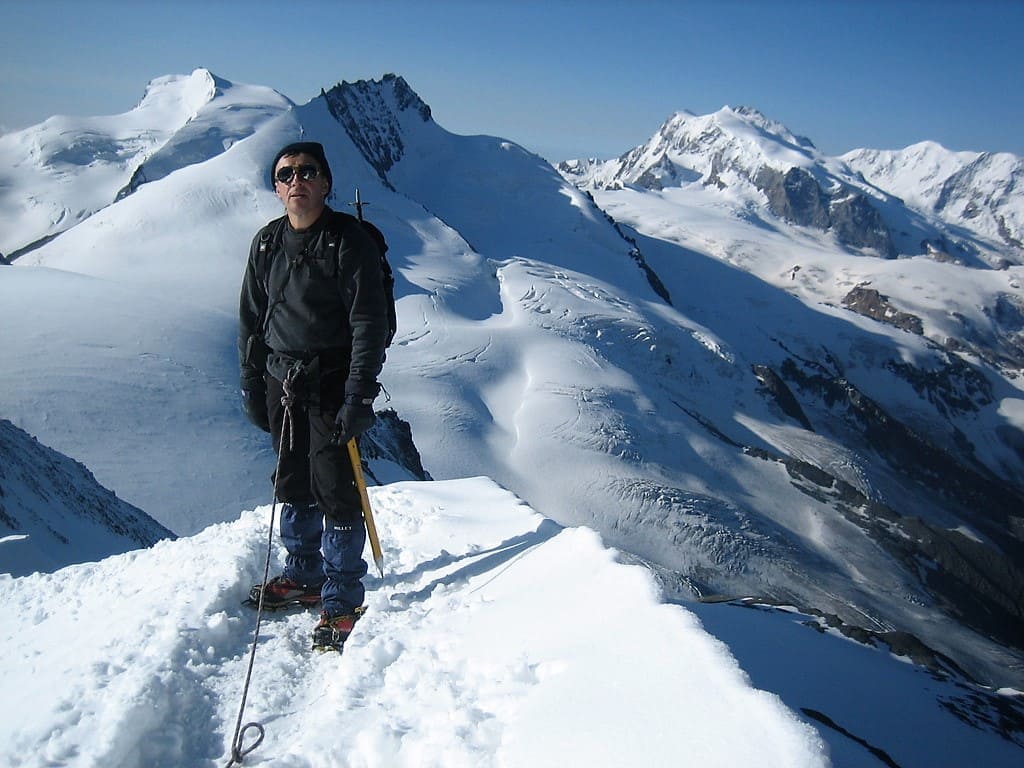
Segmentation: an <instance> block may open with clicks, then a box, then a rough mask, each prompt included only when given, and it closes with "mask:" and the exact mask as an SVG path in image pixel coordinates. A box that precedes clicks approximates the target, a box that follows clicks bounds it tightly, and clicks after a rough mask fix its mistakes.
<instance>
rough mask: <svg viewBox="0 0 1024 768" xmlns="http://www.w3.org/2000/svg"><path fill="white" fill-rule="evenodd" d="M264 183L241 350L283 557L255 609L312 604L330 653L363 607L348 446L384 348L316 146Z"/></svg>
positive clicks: (365, 271) (378, 316)
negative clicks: (271, 205) (265, 439)
mask: <svg viewBox="0 0 1024 768" xmlns="http://www.w3.org/2000/svg"><path fill="white" fill-rule="evenodd" d="M271 181H272V183H273V185H274V190H275V192H276V194H277V196H278V197H279V198H280V199H281V202H282V203H284V208H285V215H284V216H282V217H280V218H278V219H275V220H274V221H271V222H270V223H269V224H267V225H266V226H265V227H263V228H262V229H261V230H260V231H259V232H258V233H257V235H256V237H255V238H254V239H253V241H252V246H251V247H250V250H249V261H248V264H247V266H246V270H245V277H244V279H243V283H242V291H241V298H240V301H239V331H238V349H239V361H240V367H241V386H242V402H243V407H244V410H245V413H246V415H247V416H248V418H249V420H250V421H252V423H253V424H255V425H256V426H258V427H260V428H261V429H263V430H265V431H267V432H270V434H271V436H272V438H273V444H274V448H275V450H277V451H278V471H277V472H276V476H275V488H276V490H277V499H278V500H279V501H281V502H282V508H281V527H280V533H281V541H282V543H283V544H284V546H285V548H286V550H287V552H288V556H287V559H286V564H285V568H284V571H283V573H281V574H280V575H279V576H276V577H275V578H273V579H270V580H269V581H268V582H267V583H266V585H257V586H255V587H253V593H252V598H253V599H254V600H255V601H259V598H260V595H261V592H262V593H263V594H262V597H263V605H264V607H267V608H271V609H273V608H281V607H284V606H288V605H307V606H315V605H317V604H320V605H321V606H322V613H321V617H320V622H319V623H318V624H317V626H316V628H315V629H314V632H313V642H314V645H334V646H337V645H339V644H340V643H341V642H344V639H345V638H346V637H347V636H348V634H349V632H351V631H352V627H353V625H354V624H355V621H356V620H357V619H358V617H359V614H360V610H361V606H362V604H363V598H364V594H365V590H364V587H363V584H362V577H363V576H364V575H365V574H366V571H367V565H366V562H365V561H364V560H363V546H364V543H365V541H366V529H365V527H364V523H363V517H362V507H361V503H360V495H359V491H358V489H357V487H356V485H355V482H354V477H353V467H352V463H351V461H350V460H349V456H348V454H347V452H346V447H345V446H346V443H347V441H348V440H349V439H351V438H355V437H357V436H358V435H360V434H362V433H363V432H365V431H366V430H367V429H369V428H370V427H371V426H372V425H373V423H374V420H375V416H374V412H373V401H374V398H376V396H377V394H378V392H379V391H380V385H379V384H378V382H377V377H378V376H379V374H380V371H381V367H382V365H383V361H384V352H385V346H386V344H387V342H388V339H389V336H388V333H389V326H388V314H387V313H388V304H387V298H386V293H385V288H384V282H383V277H382V269H381V252H380V249H379V247H378V244H377V241H376V240H375V238H374V236H372V235H371V234H370V233H369V232H368V231H367V229H364V227H363V225H362V224H361V223H360V222H359V221H358V220H357V219H356V218H355V217H353V216H349V215H348V214H345V213H340V212H337V211H334V210H332V209H331V208H330V207H329V206H328V205H327V204H326V199H327V196H328V195H329V194H330V192H331V188H332V184H333V179H332V176H331V169H330V167H329V166H328V163H327V158H326V155H325V153H324V148H323V146H321V145H320V144H318V143H316V142H299V143H296V144H289V145H288V146H286V147H283V148H282V149H281V150H280V151H279V152H278V153H277V156H276V157H275V158H274V162H273V163H272V165H271ZM282 434H283V435H284V439H283V440H282Z"/></svg>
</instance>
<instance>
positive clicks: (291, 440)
mask: <svg viewBox="0 0 1024 768" xmlns="http://www.w3.org/2000/svg"><path fill="white" fill-rule="evenodd" d="M299 371H300V368H299V367H298V366H294V367H292V368H290V369H289V370H288V375H286V376H285V378H284V381H283V382H281V386H282V389H283V390H284V395H283V396H282V397H281V405H283V406H284V415H283V418H282V420H281V440H280V442H279V444H278V449H277V466H276V467H275V469H274V500H273V503H272V504H271V505H270V526H269V528H268V530H267V558H266V562H265V564H264V566H263V586H262V587H261V588H260V602H259V605H258V607H257V608H256V627H255V629H254V630H253V635H252V650H251V651H250V652H249V669H248V671H247V672H246V673H245V685H244V686H242V701H241V703H240V704H239V706H238V720H237V721H236V722H235V735H234V737H233V738H232V740H231V760H229V761H228V764H227V765H226V766H225V768H231V766H233V765H241V764H242V760H243V759H244V758H245V756H246V755H248V754H249V753H250V752H252V751H253V750H254V749H256V747H258V746H259V745H260V744H262V743H263V737H264V736H265V735H266V731H265V730H264V728H263V725H262V723H257V722H251V723H246V724H245V725H244V726H243V725H242V717H243V715H244V713H245V700H246V699H247V698H248V696H249V683H250V681H251V680H252V668H253V665H254V664H255V663H256V644H257V643H259V640H260V624H261V623H262V621H263V595H264V592H265V591H266V587H267V579H268V577H269V576H270V558H271V553H272V552H273V547H274V520H275V517H276V515H277V488H278V478H279V477H280V474H281V454H282V453H284V440H285V436H286V435H287V437H288V449H289V450H292V449H293V448H294V447H295V437H294V433H293V430H292V406H294V405H295V400H296V397H295V391H294V390H293V389H292V387H293V385H294V383H295V379H296V378H297V377H298V375H299ZM253 729H255V730H256V732H257V733H256V740H255V741H254V742H253V743H252V744H250V745H249V746H248V747H245V748H244V749H243V748H242V742H243V740H244V739H245V733H246V731H249V730H253Z"/></svg>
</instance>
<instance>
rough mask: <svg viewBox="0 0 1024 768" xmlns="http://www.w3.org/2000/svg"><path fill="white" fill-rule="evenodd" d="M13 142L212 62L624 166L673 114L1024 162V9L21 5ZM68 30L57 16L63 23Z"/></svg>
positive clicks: (997, 5) (12, 57)
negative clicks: (726, 117) (361, 95)
mask: <svg viewBox="0 0 1024 768" xmlns="http://www.w3.org/2000/svg"><path fill="white" fill-rule="evenodd" d="M0 22H2V23H3V25H4V28H5V29H8V30H14V31H16V32H15V33H12V34H9V35H8V38H9V39H8V40H7V41H6V42H5V57H6V62H5V66H4V68H3V74H2V75H0V131H2V132H9V131H12V130H17V129H20V128H24V127H27V126H29V125H33V124H36V123H39V122H42V121H43V120H45V119H46V118H48V117H50V116H53V115H58V114H62V115H81V116H94V115H111V114H119V113H122V112H127V111H128V110H130V109H131V108H132V107H133V106H134V105H135V104H137V103H138V101H139V100H140V99H141V98H142V95H143V94H144V92H145V88H146V84H147V83H148V82H149V81H150V80H152V79H153V78H155V77H160V76H163V75H172V74H188V73H190V72H192V71H193V70H194V69H196V68H199V67H205V68H207V69H209V70H210V71H212V72H214V73H215V74H217V75H218V76H220V77H223V78H226V79H228V80H231V81H233V82H237V83H247V84H253V85H265V86H269V87H271V88H274V89H276V90H278V91H280V92H281V93H282V94H284V95H285V96H287V97H288V98H290V99H291V100H292V101H294V102H296V103H298V104H303V103H305V102H307V101H309V100H310V99H311V98H314V97H315V96H317V95H318V94H319V92H320V90H321V89H329V88H331V87H332V86H333V85H334V84H335V83H337V82H339V81H341V80H348V81H353V80H359V79H365V78H371V79H377V78H380V77H381V76H382V75H383V74H385V73H388V72H394V73H396V74H399V75H401V76H402V77H404V78H405V79H406V80H407V81H408V82H409V84H410V85H411V86H412V88H413V89H414V90H416V92H417V93H419V95H420V96H421V97H422V98H423V99H424V101H426V102H427V103H428V104H429V105H430V106H431V109H432V110H433V112H434V116H435V119H436V120H437V122H438V123H439V124H441V125H442V126H443V127H445V128H446V129H448V130H450V131H453V132H455V133H460V134H487V135H491V136H498V137H501V138H505V139H509V140H512V141H515V142H517V143H519V144H522V145H523V146H525V147H526V148H528V149H530V150H532V151H534V152H537V153H539V154H541V155H543V156H545V157H547V158H548V159H549V160H561V159H568V158H572V157H587V156H593V157H601V158H609V157H614V156H617V155H619V154H622V153H623V152H626V151H628V150H629V149H631V148H633V147H635V146H637V145H639V144H642V143H644V142H645V141H646V140H647V139H648V138H650V136H651V135H653V134H654V132H655V131H657V129H658V128H659V127H660V125H661V124H662V123H663V122H664V120H665V119H666V118H668V117H669V116H670V115H671V114H673V113H674V112H677V111H681V110H689V111H692V112H695V113H697V114H706V113H709V112H714V111H716V110H718V109H720V108H721V107H723V106H725V105H729V106H734V107H736V106H750V107H754V108H756V109H758V110H759V111H761V112H763V113H764V114H765V115H766V116H768V117H770V118H771V119H773V120H777V121H779V122H781V123H783V124H785V125H786V126H787V127H788V128H789V129H790V130H792V131H793V132H794V133H797V134H799V135H804V136H807V137H808V138H810V139H811V141H813V142H814V143H815V145H816V146H817V147H818V148H819V149H821V150H822V151H823V152H825V153H827V154H830V155H838V154H842V153H844V152H847V151H849V150H852V149H856V148H860V147H869V148H874V149H900V148H903V147H906V146H909V145H911V144H915V143H917V142H919V141H925V140H932V141H937V142H939V143H940V144H942V145H943V146H945V147H946V148H947V149H950V150H955V151H964V150H970V151H978V152H1012V153H1014V154H1017V155H1022V156H1024V95H1022V92H1021V89H1020V88H1018V87H1016V86H1015V85H1014V84H1015V83H1019V82H1021V81H1022V80H1024V57H1021V56H1020V54H1019V50H1018V48H1019V44H1018V39H1019V31H1020V30H1021V29H1022V28H1024V3H1022V2H1015V1H1014V0H981V2H976V3H972V4H970V5H968V4H966V3H957V2H949V1H947V0H937V1H932V2H922V1H920V0H898V1H897V2H880V1H879V0H866V2H859V3H852V2H829V3H822V2H810V1H809V0H781V1H780V2H776V3H771V4H767V3H754V2H747V1H744V0H727V1H726V2H719V3H670V2H664V1H662V0H640V1H639V2H637V3H633V4H630V5H629V6H628V7H627V6H623V5H621V4H617V3H611V2H606V1H605V0H595V1H594V2H588V3H577V2H559V1H558V0H554V1H549V2H544V3H542V2H535V1H534V0H528V1H527V2H519V3H511V2H466V1H464V0H443V1H442V2H438V3H433V4H429V5H420V4H417V3H414V2H408V1H407V0H392V1H391V2H387V3H380V4H373V5H370V4H360V3H351V2H334V3H328V2H321V1H319V0H315V1H312V0H311V1H310V2H304V3H278V2H249V3H241V2H235V1H234V0H222V1H221V2H214V3H209V2H205V3H204V2H199V1H198V0H180V1H179V2H177V3H174V4H134V3H129V2H127V1H126V0H100V1H98V2H91V3H88V4H79V3H72V2H67V1H66V0H39V2H35V3H31V4H6V5H5V6H4V7H3V8H2V9H0ZM58 22H60V23H58Z"/></svg>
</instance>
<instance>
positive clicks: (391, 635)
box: [0, 478, 827, 768]
mask: <svg viewBox="0 0 1024 768" xmlns="http://www.w3.org/2000/svg"><path fill="white" fill-rule="evenodd" d="M371 503H372V505H373V508H374V510H375V516H376V519H377V521H378V526H379V528H380V529H381V530H382V531H384V532H386V533H385V535H384V538H383V542H382V544H383V547H384V555H385V563H386V572H385V576H384V578H383V579H379V578H376V577H369V578H368V587H369V588H370V589H369V592H368V599H367V605H368V611H367V613H366V615H365V617H364V618H363V619H362V620H361V621H360V622H359V624H357V626H356V630H355V632H354V633H353V635H352V636H351V638H350V640H349V643H348V645H347V646H346V650H345V652H344V654H343V655H341V656H338V655H334V654H325V655H317V654H314V653H311V652H310V650H309V632H310V630H311V628H312V626H313V623H314V616H313V614H311V613H306V612H295V613H290V614H287V615H271V616H269V617H268V618H267V619H265V621H264V623H263V627H262V632H261V636H262V637H261V642H260V644H259V645H258V647H257V656H256V663H255V672H254V675H253V681H252V685H251V688H250V692H249V697H248V702H247V707H246V710H245V722H249V721H257V722H261V723H263V724H264V726H265V728H266V732H267V735H266V740H265V742H264V743H263V744H262V745H261V746H260V747H259V748H258V749H257V750H256V751H254V752H253V753H252V754H251V755H250V756H249V757H247V758H246V760H245V764H246V765H249V764H252V765H261V764H272V765H275V766H338V765H345V766H353V767H354V768H356V767H359V766H417V768H419V767H420V766H474V767H475V766H488V765H494V766H521V765H532V766H557V765H565V764H567V763H568V764H586V765H594V766H598V765H608V766H612V765H630V764H637V765H666V764H671V763H675V762H676V761H678V760H680V759H685V760H687V761H691V760H692V761H694V762H695V763H696V764H699V765H706V766H735V765H749V764H751V763H753V762H756V763H757V764H758V765H765V766H770V765H777V766H817V765H825V764H826V762H827V761H826V758H825V752H824V747H823V743H822V741H821V739H820V737H818V735H817V734H816V732H815V731H814V730H813V729H812V728H811V727H809V726H808V725H806V724H804V723H802V722H801V721H800V720H798V719H797V718H796V717H795V716H794V714H793V713H792V712H791V711H789V710H788V709H787V708H786V707H784V706H783V705H782V704H781V703H780V701H779V700H778V698H777V697H775V696H772V695H769V694H766V693H763V692H761V691H758V690H756V689H754V688H753V687H751V686H750V684H749V681H748V679H747V678H746V675H745V674H744V673H743V672H742V671H741V670H740V669H739V667H738V666H737V664H736V663H735V661H734V660H733V658H732V657H731V655H730V653H729V651H728V649H727V648H726V647H725V646H724V645H723V644H721V643H720V642H718V641H717V640H715V639H714V638H712V637H711V636H709V635H708V634H707V633H706V632H705V631H704V630H703V629H702V628H701V626H700V624H699V622H698V621H697V620H696V619H695V618H694V617H693V615H692V614H691V613H689V612H687V611H685V610H683V609H682V608H680V607H677V606H672V605H665V604H662V603H661V602H660V601H659V595H658V591H657V589H656V588H655V586H654V582H653V580H652V578H651V576H650V574H649V573H648V572H647V571H646V570H645V569H642V568H639V567H637V566H631V565H624V564H622V563H620V562H618V561H617V558H616V556H615V553H614V552H613V551H611V550H609V549H607V548H606V547H604V546H603V544H602V543H601V540H600V539H599V537H598V536H597V535H596V534H594V533H593V532H592V531H589V530H586V529H579V528H576V529H573V528H570V529H563V528H561V527H559V526H557V525H555V524H554V523H552V522H551V521H550V520H546V519H544V518H543V517H541V516H540V515H538V514H537V513H535V512H534V511H533V510H531V509H530V508H529V507H527V506H525V505H524V504H522V502H520V501H519V500H518V499H516V498H515V497H514V496H513V495H512V494H510V493H508V492H507V491H505V490H503V489H501V488H499V487H498V486H497V485H495V484H494V483H493V482H492V481H490V480H487V479H486V478H470V479H464V480H457V481H444V482H433V483H395V484H392V485H389V486H386V487H381V488H372V489H371ZM270 511H271V508H270V507H261V508H259V509H256V510H253V511H248V512H244V513H242V515H241V516H240V517H239V518H238V519H237V520H235V521H231V522H227V523H221V524H217V525H214V526H211V527H209V528H207V529H206V530H204V531H202V532H200V533H198V534H196V535H195V536H192V537H188V538H183V539H179V540H176V541H164V542H161V543H159V544H157V545H156V546H154V547H152V548H150V549H147V550H138V551H134V552H130V553H127V554H124V555H118V556H114V557H111V558H108V559H106V560H103V561H100V562H97V563H89V564H84V565H76V566H70V567H68V568H65V569H63V570H61V571H58V572H56V573H53V574H35V575H32V576H26V577H23V578H20V579H12V578H10V577H0V605H3V606H4V622H3V629H2V630H0V647H2V648H3V651H4V658H5V668H6V671H7V677H6V680H5V690H6V691H10V692H13V691H19V692H20V695H17V696H10V695H5V696H3V697H0V744H2V745H3V746H2V747H0V760H2V761H3V762H4V764H6V765H11V766H18V767H21V766H26V767H27V766H43V765H82V766H85V765H117V766H123V767H124V768H132V767H133V766H140V767H141V766H170V765H188V766H206V765H216V764H222V763H223V762H224V760H225V756H226V755H228V754H229V752H230V744H231V739H232V737H233V733H234V723H235V722H236V716H237V708H238V705H239V702H240V697H241V689H242V685H243V682H244V678H245V669H246V665H247V663H248V653H249V645H250V642H251V637H252V628H253V624H254V620H255V614H254V612H252V611H251V610H250V609H246V608H243V607H242V606H241V605H240V602H241V600H242V599H243V598H244V597H245V595H246V594H247V591H248V588H249V586H250V584H251V583H252V582H253V581H257V580H258V579H259V575H260V573H261V569H260V568H259V567H258V566H259V565H260V562H261V558H262V557H263V554H262V553H261V548H262V547H263V546H264V544H265V542H266V540H267V525H268V524H269V519H270ZM273 555H274V560H275V567H280V566H281V565H282V563H283V553H282V551H281V550H280V548H279V547H278V546H274V549H273ZM69 647H70V651H69ZM696 692H701V693H700V694H699V695H698V694H697V693H696ZM248 743H249V742H247V744H248Z"/></svg>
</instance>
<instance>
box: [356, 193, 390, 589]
mask: <svg viewBox="0 0 1024 768" xmlns="http://www.w3.org/2000/svg"><path fill="white" fill-rule="evenodd" d="M349 205H352V206H354V207H355V209H356V217H357V218H358V219H359V221H362V220H363V206H364V205H369V203H364V202H363V199H362V197H360V195H359V187H356V199H355V202H352V203H349ZM348 457H349V459H350V460H351V462H352V474H353V475H354V476H355V479H356V488H358V489H359V500H360V501H361V502H362V505H363V520H365V521H366V535H367V536H369V537H370V551H371V552H373V563H374V565H376V566H377V570H378V571H380V577H381V578H382V579H383V578H384V555H383V554H382V553H381V551H380V539H379V538H378V537H377V524H376V523H375V522H374V521H373V509H371V507H370V496H369V494H368V493H367V492H366V480H365V479H364V478H363V461H362V459H361V458H360V457H359V446H358V445H356V439H355V438H354V437H353V438H352V439H351V440H349V441H348Z"/></svg>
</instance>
